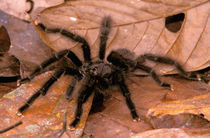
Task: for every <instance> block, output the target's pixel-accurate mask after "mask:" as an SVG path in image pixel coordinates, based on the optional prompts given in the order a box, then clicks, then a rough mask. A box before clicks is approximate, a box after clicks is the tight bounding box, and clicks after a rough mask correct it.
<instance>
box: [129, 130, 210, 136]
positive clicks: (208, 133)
mask: <svg viewBox="0 0 210 138" xmlns="http://www.w3.org/2000/svg"><path fill="white" fill-rule="evenodd" d="M157 137H163V138H164V137H173V138H179V137H180V138H183V137H184V138H201V137H202V138H207V137H210V130H209V129H181V128H172V129H156V130H151V131H146V132H143V133H139V134H137V135H135V136H132V138H157Z"/></svg>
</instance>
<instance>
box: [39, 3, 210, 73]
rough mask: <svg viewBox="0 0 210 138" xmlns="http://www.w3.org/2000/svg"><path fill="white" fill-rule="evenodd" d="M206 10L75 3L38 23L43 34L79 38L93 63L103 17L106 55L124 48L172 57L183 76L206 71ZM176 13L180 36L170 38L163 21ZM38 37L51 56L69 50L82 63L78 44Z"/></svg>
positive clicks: (168, 69) (184, 6)
mask: <svg viewBox="0 0 210 138" xmlns="http://www.w3.org/2000/svg"><path fill="white" fill-rule="evenodd" d="M209 5H210V2H209V1H207V0H193V1H192V0H187V1H186V0H180V1H153V0H149V1H146V0H144V1H138V0H132V1H130V0H120V1H119V0H116V1H115V0H114V1H113V0H112V1H102V0H97V1H95V0H77V1H68V2H66V3H65V4H61V5H58V6H55V7H50V8H47V9H45V10H44V11H42V12H41V14H40V17H41V21H42V22H43V23H44V24H45V25H46V26H48V27H49V28H53V27H54V28H64V29H67V30H69V31H72V32H74V33H77V34H80V35H81V36H84V37H85V38H86V39H87V40H88V42H89V43H90V45H91V53H92V57H93V58H96V57H97V54H98V47H99V46H98V45H99V26H100V22H101V19H102V18H103V17H104V16H107V15H109V16H111V17H112V19H113V22H114V24H113V29H112V31H111V34H110V37H109V40H108V46H107V52H106V53H107V54H108V53H109V52H110V51H111V50H112V49H117V48H128V49H130V50H132V51H134V52H135V53H136V54H137V55H140V54H144V53H148V52H149V53H155V54H159V55H162V56H169V57H172V58H174V59H176V60H177V61H179V62H181V64H182V65H184V66H185V68H186V70H187V71H195V70H200V69H203V68H205V67H208V66H209V65H210V62H209V59H210V54H209V52H210V46H209V36H210V34H209V27H210V20H209V18H210V17H209V11H210V10H209V7H210V6H209ZM197 11H199V12H197ZM178 13H183V14H184V15H185V16H184V21H183V23H182V26H181V27H180V31H178V32H176V33H174V32H171V31H169V30H168V29H167V28H166V27H165V18H166V17H168V16H171V15H175V14H178ZM198 21H199V22H198ZM38 32H39V33H40V36H41V38H42V40H43V41H44V42H45V43H46V44H47V45H48V46H50V47H51V48H53V49H54V50H55V51H59V50H61V49H71V50H73V51H74V52H75V53H76V54H77V55H78V56H79V57H80V58H81V57H82V52H81V49H80V45H79V44H78V43H75V42H72V41H71V40H69V39H68V38H65V37H63V36H61V35H59V34H51V33H44V32H42V31H40V30H38ZM152 66H155V64H152ZM163 67H164V68H163ZM156 69H158V70H160V73H162V74H166V73H174V72H176V71H174V70H173V69H172V68H171V67H166V66H163V65H160V66H159V65H157V66H156Z"/></svg>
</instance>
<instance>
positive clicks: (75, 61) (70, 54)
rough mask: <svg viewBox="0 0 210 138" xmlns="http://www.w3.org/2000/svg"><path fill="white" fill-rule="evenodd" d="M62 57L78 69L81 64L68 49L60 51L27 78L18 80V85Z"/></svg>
mask: <svg viewBox="0 0 210 138" xmlns="http://www.w3.org/2000/svg"><path fill="white" fill-rule="evenodd" d="M64 56H67V57H68V58H69V59H71V60H72V62H73V63H74V64H75V65H76V66H78V67H79V66H81V65H82V62H81V61H80V60H79V58H78V57H77V56H76V55H75V54H74V53H73V52H72V51H71V50H68V49H66V50H62V51H59V52H57V53H55V54H54V55H53V56H52V57H51V58H49V59H47V60H45V61H44V62H42V63H41V65H39V66H38V67H37V68H36V69H35V70H34V71H33V72H32V73H31V74H30V75H29V76H28V77H26V78H23V79H21V80H20V84H22V83H24V82H26V81H29V80H31V79H33V78H34V77H35V76H36V75H37V74H39V73H40V72H41V71H42V70H43V69H44V68H46V67H47V66H49V65H51V64H52V63H54V62H56V61H58V60H60V59H61V58H62V57H64Z"/></svg>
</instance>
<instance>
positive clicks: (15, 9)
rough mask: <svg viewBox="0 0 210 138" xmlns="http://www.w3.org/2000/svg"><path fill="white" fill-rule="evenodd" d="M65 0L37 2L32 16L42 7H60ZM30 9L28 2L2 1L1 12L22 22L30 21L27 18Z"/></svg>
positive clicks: (38, 0)
mask: <svg viewBox="0 0 210 138" xmlns="http://www.w3.org/2000/svg"><path fill="white" fill-rule="evenodd" d="M63 2H64V0H50V1H49V0H36V1H34V3H35V4H34V9H33V12H32V14H34V12H35V13H37V12H36V11H39V10H38V9H39V8H41V7H45V8H46V7H50V6H53V5H58V4H61V3H63ZM28 9H30V3H28V2H26V0H18V1H15V2H14V1H13V0H3V1H1V5H0V10H2V11H4V12H6V13H7V14H10V15H13V16H15V17H17V18H19V19H22V20H29V19H28V18H27V17H26V14H25V12H26V11H27V10H28Z"/></svg>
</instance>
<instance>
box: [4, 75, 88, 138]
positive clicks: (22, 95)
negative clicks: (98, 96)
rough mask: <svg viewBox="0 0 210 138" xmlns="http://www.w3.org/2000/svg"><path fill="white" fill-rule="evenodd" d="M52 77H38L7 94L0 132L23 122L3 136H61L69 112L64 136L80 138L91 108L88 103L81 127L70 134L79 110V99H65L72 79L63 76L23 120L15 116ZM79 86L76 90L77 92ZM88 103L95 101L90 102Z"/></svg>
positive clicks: (36, 102)
mask: <svg viewBox="0 0 210 138" xmlns="http://www.w3.org/2000/svg"><path fill="white" fill-rule="evenodd" d="M51 75H52V73H49V72H48V73H45V74H42V75H40V76H37V77H36V78H35V79H34V80H33V81H31V82H29V83H27V84H24V85H21V86H20V87H19V88H18V89H16V90H14V91H13V92H11V93H8V94H6V95H5V96H4V97H3V98H2V99H1V100H0V103H1V104H0V111H1V114H0V122H1V124H0V129H3V128H5V127H6V126H10V125H12V124H14V123H16V122H17V120H22V121H23V124H22V125H20V126H18V127H17V128H14V129H12V130H10V131H8V132H6V133H3V134H2V135H1V136H3V137H4V136H7V137H8V136H9V137H16V136H23V137H36V136H40V137H48V136H49V137H50V136H52V134H53V136H56V135H57V136H58V135H59V133H60V131H61V129H62V125H63V116H64V115H63V114H64V113H65V112H67V113H68V114H67V115H68V116H67V131H66V133H65V135H68V136H69V137H70V136H71V137H80V136H81V135H82V132H83V128H84V125H85V122H86V119H87V116H88V113H89V109H90V107H91V104H89V103H90V102H87V104H85V105H84V106H83V107H84V112H83V116H82V119H81V122H80V124H79V125H78V127H77V128H76V130H75V131H70V129H69V126H68V125H69V123H70V122H71V121H72V120H73V119H74V114H75V109H76V97H77V96H75V99H73V100H72V101H70V102H67V100H65V98H64V91H65V89H66V87H67V85H68V82H69V81H70V77H67V76H63V77H61V79H59V81H58V82H56V83H55V84H54V85H53V86H52V87H51V88H50V90H49V91H48V93H47V95H46V96H43V97H39V98H38V99H37V100H36V101H35V102H34V103H33V104H32V106H31V107H30V108H29V109H28V110H26V111H25V112H24V113H23V117H19V116H17V115H16V112H17V110H18V108H19V107H20V106H22V105H23V104H24V103H25V102H26V100H27V99H28V98H29V97H30V95H32V94H33V93H35V92H36V91H37V90H38V88H40V87H41V85H42V84H43V83H44V82H45V81H46V80H47V79H48V78H49V76H51ZM78 88H79V86H78V87H77V88H76V90H78ZM89 100H92V98H90V99H89Z"/></svg>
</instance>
